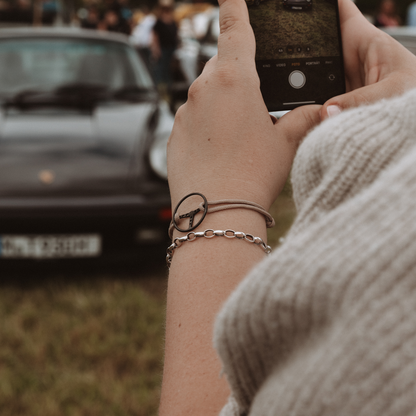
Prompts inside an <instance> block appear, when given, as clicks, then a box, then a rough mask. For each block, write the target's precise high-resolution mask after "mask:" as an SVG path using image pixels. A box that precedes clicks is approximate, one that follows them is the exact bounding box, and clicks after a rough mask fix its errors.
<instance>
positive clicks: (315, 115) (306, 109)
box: [274, 105, 321, 169]
mask: <svg viewBox="0 0 416 416" xmlns="http://www.w3.org/2000/svg"><path fill="white" fill-rule="evenodd" d="M320 110H321V106H320V105H305V106H302V107H298V108H295V109H294V110H292V111H290V112H289V113H287V114H285V115H284V116H283V117H282V118H280V119H279V120H278V122H277V123H276V124H275V125H274V128H275V129H276V131H277V136H278V137H279V138H281V137H283V138H284V139H285V140H284V141H281V142H280V144H281V146H285V151H286V152H288V153H287V154H291V155H292V157H290V158H287V161H288V163H290V161H291V160H293V157H294V155H295V153H296V150H297V148H298V146H299V144H300V143H301V141H302V139H303V138H304V137H305V136H306V135H307V133H308V132H309V131H310V130H312V129H313V128H314V127H316V126H317V125H318V124H319V123H320V122H321V118H320ZM288 168H289V169H290V165H289V166H288Z"/></svg>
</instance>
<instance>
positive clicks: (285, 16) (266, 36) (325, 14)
mask: <svg viewBox="0 0 416 416" xmlns="http://www.w3.org/2000/svg"><path fill="white" fill-rule="evenodd" d="M312 2H313V3H312V8H311V10H309V11H292V10H286V9H285V8H284V7H283V5H282V1H281V0H265V1H263V2H262V3H260V5H259V6H250V7H249V13H250V23H251V26H252V27H253V31H254V35H255V36H256V43H257V50H256V59H257V60H267V59H287V58H294V57H296V58H307V57H311V56H338V55H339V50H338V40H337V26H336V20H335V16H336V15H335V13H336V11H335V5H334V4H332V3H331V2H329V1H327V0H312ZM288 45H292V46H294V47H296V46H301V47H303V50H302V52H301V53H296V54H293V55H291V54H288V53H287V52H286V46H288ZM305 46H310V47H311V48H312V49H311V52H310V53H307V52H306V51H305V50H304V47H305ZM279 47H282V48H284V52H283V53H281V54H279V53H278V52H277V50H278V48H279Z"/></svg>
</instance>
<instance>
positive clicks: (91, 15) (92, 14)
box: [81, 6, 100, 29]
mask: <svg viewBox="0 0 416 416" xmlns="http://www.w3.org/2000/svg"><path fill="white" fill-rule="evenodd" d="M87 13H88V14H87V17H86V18H85V19H82V20H81V27H82V28H83V29H97V28H98V24H99V22H100V14H99V13H98V9H97V8H96V7H95V6H91V7H89V8H88V9H87Z"/></svg>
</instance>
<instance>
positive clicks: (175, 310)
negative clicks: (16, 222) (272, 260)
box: [160, 209, 266, 416]
mask: <svg viewBox="0 0 416 416" xmlns="http://www.w3.org/2000/svg"><path fill="white" fill-rule="evenodd" d="M210 228H211V229H215V230H217V229H221V230H226V229H232V230H234V231H243V232H245V233H246V234H247V233H249V234H252V235H254V236H256V237H261V238H262V239H263V240H264V241H265V239H266V225H265V220H264V217H263V216H262V215H260V214H259V213H257V212H251V211H249V210H245V209H238V210H237V209H232V210H228V211H222V212H218V213H214V214H210V215H207V217H206V218H205V220H204V221H203V223H202V224H201V226H200V227H199V228H198V229H197V230H195V231H204V230H206V229H210ZM182 235H183V234H179V233H178V234H177V235H176V236H182ZM264 256H265V254H264V251H263V250H262V249H261V247H260V246H257V245H254V244H250V243H248V242H247V241H243V240H238V239H227V238H225V237H214V238H213V239H209V240H208V239H205V238H199V239H197V240H196V241H193V242H186V243H183V244H182V246H181V247H180V248H178V249H176V250H175V253H174V258H173V261H172V266H171V269H170V275H169V285H168V300H167V321H166V346H165V366H164V374H163V386H162V398H161V407H160V416H166V415H169V416H175V415H181V416H187V415H198V416H208V415H218V413H219V411H220V409H221V408H222V407H223V406H224V404H225V402H226V399H227V397H228V395H229V388H228V385H227V382H226V380H225V378H224V377H222V378H220V371H221V363H220V361H219V359H218V357H217V355H216V352H215V350H214V348H213V343H212V338H213V336H212V330H213V324H214V320H215V317H216V315H217V313H218V311H219V309H220V308H221V306H222V304H223V303H224V301H225V300H226V299H227V297H228V296H229V294H230V293H231V292H232V291H233V289H234V288H235V287H236V286H237V285H238V283H239V282H240V281H241V280H242V279H243V278H244V276H245V275H246V274H247V272H248V271H249V270H250V269H251V268H252V267H253V266H254V265H255V264H256V263H258V262H259V261H261V260H262V259H263V258H264Z"/></svg>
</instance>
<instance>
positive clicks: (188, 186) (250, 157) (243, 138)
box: [168, 0, 320, 209]
mask: <svg viewBox="0 0 416 416" xmlns="http://www.w3.org/2000/svg"><path fill="white" fill-rule="evenodd" d="M220 30H221V34H220V36H219V40H218V56H215V57H214V58H213V59H211V60H210V61H209V62H208V63H207V64H206V66H205V68H204V71H203V72H202V74H201V75H200V77H199V78H198V79H197V80H196V81H195V82H194V83H193V84H192V86H191V88H190V90H189V95H188V101H187V103H186V104H185V105H183V106H182V107H181V108H180V109H179V111H178V112H177V115H176V119H175V125H174V128H173V132H172V135H171V137H170V141H169V145H168V177H169V185H170V189H171V196H172V205H173V206H175V205H176V203H177V202H178V201H179V200H180V199H181V198H182V197H184V196H185V195H187V194H189V193H191V192H196V191H198V192H201V193H203V194H205V195H206V196H207V198H208V199H210V200H218V199H229V198H238V199H246V200H249V201H253V202H257V203H259V204H260V205H262V206H263V207H264V208H265V209H268V208H269V207H270V205H271V204H272V203H273V201H274V200H275V198H276V196H277V194H278V192H279V191H280V189H281V188H282V187H283V185H284V183H285V181H286V178H287V176H288V174H289V170H290V167H291V165H292V161H293V158H294V154H295V150H296V148H297V145H298V143H299V141H300V140H301V139H302V138H303V137H304V136H305V134H306V132H307V131H308V130H309V129H310V128H312V127H313V126H314V125H315V124H317V123H318V122H319V121H320V119H319V109H320V107H319V106H309V107H304V108H302V109H297V110H295V111H293V112H291V113H290V114H288V115H287V116H285V117H284V118H283V119H281V120H279V122H278V123H276V124H273V122H272V120H271V118H270V116H269V114H268V112H267V108H266V106H265V104H264V102H263V98H262V95H261V92H260V82H259V78H258V75H257V71H256V67H255V60H254V56H255V40H254V35H253V31H252V29H251V26H250V22H249V17H248V12H247V7H246V4H245V2H244V1H241V0H226V1H224V0H223V1H220Z"/></svg>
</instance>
